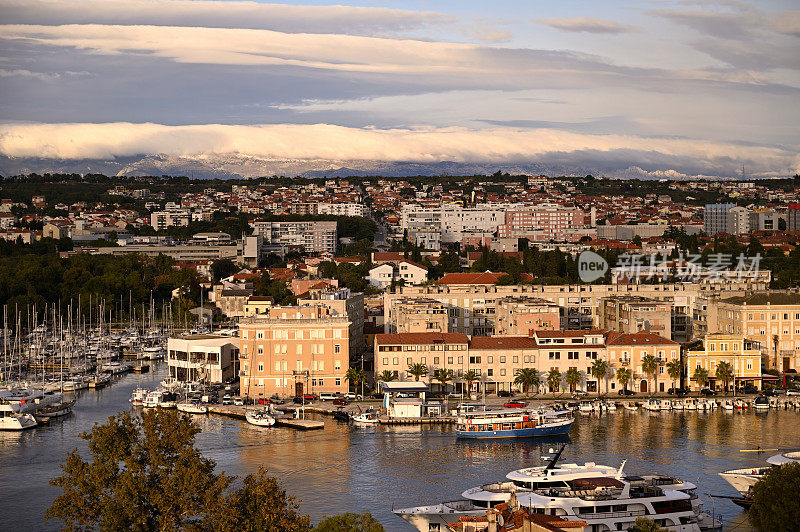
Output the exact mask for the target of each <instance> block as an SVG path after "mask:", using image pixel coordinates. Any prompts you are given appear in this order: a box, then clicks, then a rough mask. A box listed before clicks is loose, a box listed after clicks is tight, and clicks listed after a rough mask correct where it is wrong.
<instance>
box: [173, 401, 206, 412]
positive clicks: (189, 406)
mask: <svg viewBox="0 0 800 532" xmlns="http://www.w3.org/2000/svg"><path fill="white" fill-rule="evenodd" d="M177 408H178V412H184V413H186V414H207V413H208V407H207V406H206V405H204V404H201V403H186V402H184V403H178V405H177Z"/></svg>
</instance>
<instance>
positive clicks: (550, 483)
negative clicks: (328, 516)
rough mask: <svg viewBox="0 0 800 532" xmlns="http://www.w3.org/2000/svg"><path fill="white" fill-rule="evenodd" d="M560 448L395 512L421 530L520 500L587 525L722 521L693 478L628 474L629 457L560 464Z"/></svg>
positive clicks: (675, 526) (701, 526)
mask: <svg viewBox="0 0 800 532" xmlns="http://www.w3.org/2000/svg"><path fill="white" fill-rule="evenodd" d="M562 451H563V448H562V449H561V450H560V451H559V452H558V454H556V455H555V457H554V458H553V459H552V460H551V461H550V463H549V464H548V465H546V466H537V467H531V468H525V469H518V470H516V471H512V472H510V473H508V474H507V475H506V480H504V481H500V482H494V483H490V484H484V485H482V486H478V487H475V488H471V489H468V490H466V491H464V492H463V493H462V497H463V499H461V500H457V501H452V502H444V503H441V504H434V505H429V506H417V507H411V508H400V509H395V510H393V511H394V514H395V515H397V516H398V517H400V518H402V519H404V520H405V521H407V522H408V523H410V524H411V525H412V526H414V527H415V528H416V529H417V530H420V531H422V532H427V531H431V530H439V531H442V530H445V527H446V525H447V524H448V523H452V522H455V521H458V520H459V519H460V518H461V517H469V516H476V517H477V516H483V515H485V514H486V511H487V510H488V509H490V508H494V507H495V506H497V505H499V504H501V503H509V504H510V503H511V501H516V502H518V503H519V504H520V505H521V506H523V507H526V508H529V509H530V510H531V511H533V512H535V513H543V514H549V515H557V516H559V517H562V518H565V519H568V520H572V521H583V522H585V523H586V528H584V530H624V529H627V528H630V526H632V525H633V523H634V522H635V521H636V518H637V517H639V516H649V515H653V516H657V517H654V518H657V519H659V520H661V519H663V521H659V522H660V523H661V524H662V526H667V527H669V528H670V529H671V530H680V531H684V532H699V531H702V530H710V529H718V528H720V527H721V526H722V523H720V522H719V521H716V520H714V519H713V518H712V517H711V516H710V515H708V514H707V513H705V512H703V510H702V503H701V502H700V500H699V499H698V497H697V495H696V493H695V490H696V488H697V486H695V485H694V484H692V483H690V482H684V481H682V480H679V479H676V478H673V477H669V476H665V475H625V474H624V473H623V470H624V466H625V462H623V464H622V466H620V467H619V468H616V467H611V466H605V465H599V464H595V463H593V462H586V463H585V464H583V465H579V464H563V465H558V464H557V462H558V459H559V457H560V455H561V452H562ZM623 507H624V509H623ZM610 508H614V509H615V510H613V511H612V510H610Z"/></svg>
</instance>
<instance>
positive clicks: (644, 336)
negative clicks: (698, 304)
mask: <svg viewBox="0 0 800 532" xmlns="http://www.w3.org/2000/svg"><path fill="white" fill-rule="evenodd" d="M606 345H679V344H678V342H675V341H673V340H670V339H669V338H664V337H663V336H659V335H657V334H655V333H651V332H647V331H641V332H637V333H632V334H623V333H618V332H615V331H608V332H607V333H606Z"/></svg>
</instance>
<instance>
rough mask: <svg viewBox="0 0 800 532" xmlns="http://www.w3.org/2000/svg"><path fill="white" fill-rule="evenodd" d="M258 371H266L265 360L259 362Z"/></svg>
mask: <svg viewBox="0 0 800 532" xmlns="http://www.w3.org/2000/svg"><path fill="white" fill-rule="evenodd" d="M258 371H264V363H263V362H259V363H258Z"/></svg>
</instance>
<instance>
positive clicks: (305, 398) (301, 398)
mask: <svg viewBox="0 0 800 532" xmlns="http://www.w3.org/2000/svg"><path fill="white" fill-rule="evenodd" d="M316 400H317V396H316V395H314V394H313V393H304V394H303V395H298V396H297V397H295V398H294V399H292V402H293V403H296V404H298V405H299V404H302V403H310V402H311V401H316Z"/></svg>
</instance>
